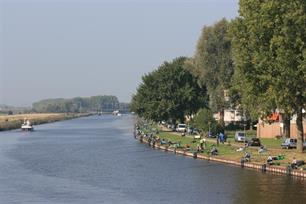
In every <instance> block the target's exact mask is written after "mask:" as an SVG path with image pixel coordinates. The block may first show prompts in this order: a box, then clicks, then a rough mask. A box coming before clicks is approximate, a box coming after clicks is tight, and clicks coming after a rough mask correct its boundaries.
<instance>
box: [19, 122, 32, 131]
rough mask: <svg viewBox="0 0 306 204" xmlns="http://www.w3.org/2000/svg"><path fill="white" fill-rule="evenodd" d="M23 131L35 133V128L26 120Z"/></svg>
mask: <svg viewBox="0 0 306 204" xmlns="http://www.w3.org/2000/svg"><path fill="white" fill-rule="evenodd" d="M21 130H22V131H33V130H34V127H33V125H32V124H31V122H30V121H29V120H27V119H25V120H24V122H23V124H22V125H21Z"/></svg>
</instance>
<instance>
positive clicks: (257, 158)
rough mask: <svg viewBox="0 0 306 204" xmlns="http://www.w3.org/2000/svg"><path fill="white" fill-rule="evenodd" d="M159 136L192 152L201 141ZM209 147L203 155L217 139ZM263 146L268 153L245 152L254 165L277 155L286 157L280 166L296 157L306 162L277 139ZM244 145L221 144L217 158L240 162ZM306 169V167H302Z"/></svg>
mask: <svg viewBox="0 0 306 204" xmlns="http://www.w3.org/2000/svg"><path fill="white" fill-rule="evenodd" d="M158 136H159V137H160V138H161V139H165V140H167V141H169V140H170V141H171V142H174V143H176V142H180V143H181V144H182V146H185V145H187V144H188V145H189V146H190V147H191V148H192V150H191V151H195V150H196V147H197V145H198V144H199V139H196V140H195V139H193V137H190V136H184V137H182V136H180V135H179V134H177V133H175V132H163V131H162V132H160V133H159V134H158ZM206 141H207V145H206V150H205V151H204V152H203V153H201V154H204V155H208V154H209V150H210V149H211V146H212V145H216V140H215V139H206ZM261 142H262V144H263V145H264V146H265V147H266V148H267V152H265V153H258V147H247V148H246V150H245V151H247V152H249V153H251V155H252V157H251V161H252V162H254V163H260V164H264V163H266V160H267V158H268V156H269V155H271V156H277V155H284V156H285V159H284V160H277V161H275V162H274V163H275V164H276V165H280V166H288V164H289V163H291V162H292V160H293V158H294V157H295V158H296V159H298V160H304V161H306V153H297V152H296V150H294V149H291V150H287V149H281V147H280V143H281V140H275V139H262V140H261ZM243 146H244V144H243V143H237V142H234V141H231V140H230V142H229V143H226V144H221V143H220V144H219V145H218V146H217V149H218V151H219V155H218V156H216V157H218V158H221V159H227V160H232V161H237V162H239V161H240V159H241V158H242V157H243V156H244V154H245V151H240V152H239V151H237V149H238V148H239V147H243ZM302 167H306V166H302Z"/></svg>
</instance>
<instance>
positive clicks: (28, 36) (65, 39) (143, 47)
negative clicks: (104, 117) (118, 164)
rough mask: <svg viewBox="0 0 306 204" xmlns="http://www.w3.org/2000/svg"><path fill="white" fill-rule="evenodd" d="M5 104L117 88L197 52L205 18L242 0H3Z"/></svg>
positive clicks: (127, 92)
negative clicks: (161, 66)
mask: <svg viewBox="0 0 306 204" xmlns="http://www.w3.org/2000/svg"><path fill="white" fill-rule="evenodd" d="M0 9H1V15H2V17H3V18H1V20H0V25H1V27H2V29H1V30H0V40H1V42H0V61H1V64H0V104H6V105H11V106H21V107H22V106H31V105H32V103H33V102H35V101H39V100H43V99H46V98H73V97H76V96H84V97H88V96H92V95H115V96H117V97H118V99H119V101H122V102H130V101H131V96H132V94H134V93H135V91H136V88H137V86H138V85H139V84H140V82H141V77H142V76H143V75H144V74H146V73H148V72H151V71H153V70H154V69H156V68H157V67H158V66H159V65H161V64H162V63H163V62H164V61H170V60H172V59H174V58H176V57H179V56H186V57H191V56H192V55H193V54H194V51H195V48H196V43H197V41H198V38H199V36H200V34H201V30H202V28H203V26H204V25H211V24H213V23H215V22H216V21H218V20H220V19H221V18H223V17H225V18H227V19H233V18H235V17H236V16H237V14H238V0H214V1H213V0H208V1H204V2H203V1H200V0H195V1H188V0H175V1H174V0H165V1H160V0H157V1H153V0H147V1H140V0H128V1H125V0H115V1H110V0H107V1H97V0H73V1H72V0H44V1H42V0H40V1H38V0H3V1H2V2H1V3H0Z"/></svg>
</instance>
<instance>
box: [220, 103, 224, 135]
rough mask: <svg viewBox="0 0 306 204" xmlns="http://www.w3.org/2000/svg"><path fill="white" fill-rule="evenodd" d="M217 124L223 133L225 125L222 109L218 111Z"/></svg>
mask: <svg viewBox="0 0 306 204" xmlns="http://www.w3.org/2000/svg"><path fill="white" fill-rule="evenodd" d="M219 124H220V125H221V127H222V133H224V128H225V124H224V109H222V110H220V121H219Z"/></svg>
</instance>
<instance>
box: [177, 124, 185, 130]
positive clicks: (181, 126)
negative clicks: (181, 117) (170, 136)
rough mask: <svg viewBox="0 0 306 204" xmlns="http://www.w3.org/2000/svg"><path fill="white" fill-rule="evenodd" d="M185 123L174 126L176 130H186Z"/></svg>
mask: <svg viewBox="0 0 306 204" xmlns="http://www.w3.org/2000/svg"><path fill="white" fill-rule="evenodd" d="M186 129H187V125H186V124H178V125H177V128H176V132H186Z"/></svg>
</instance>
